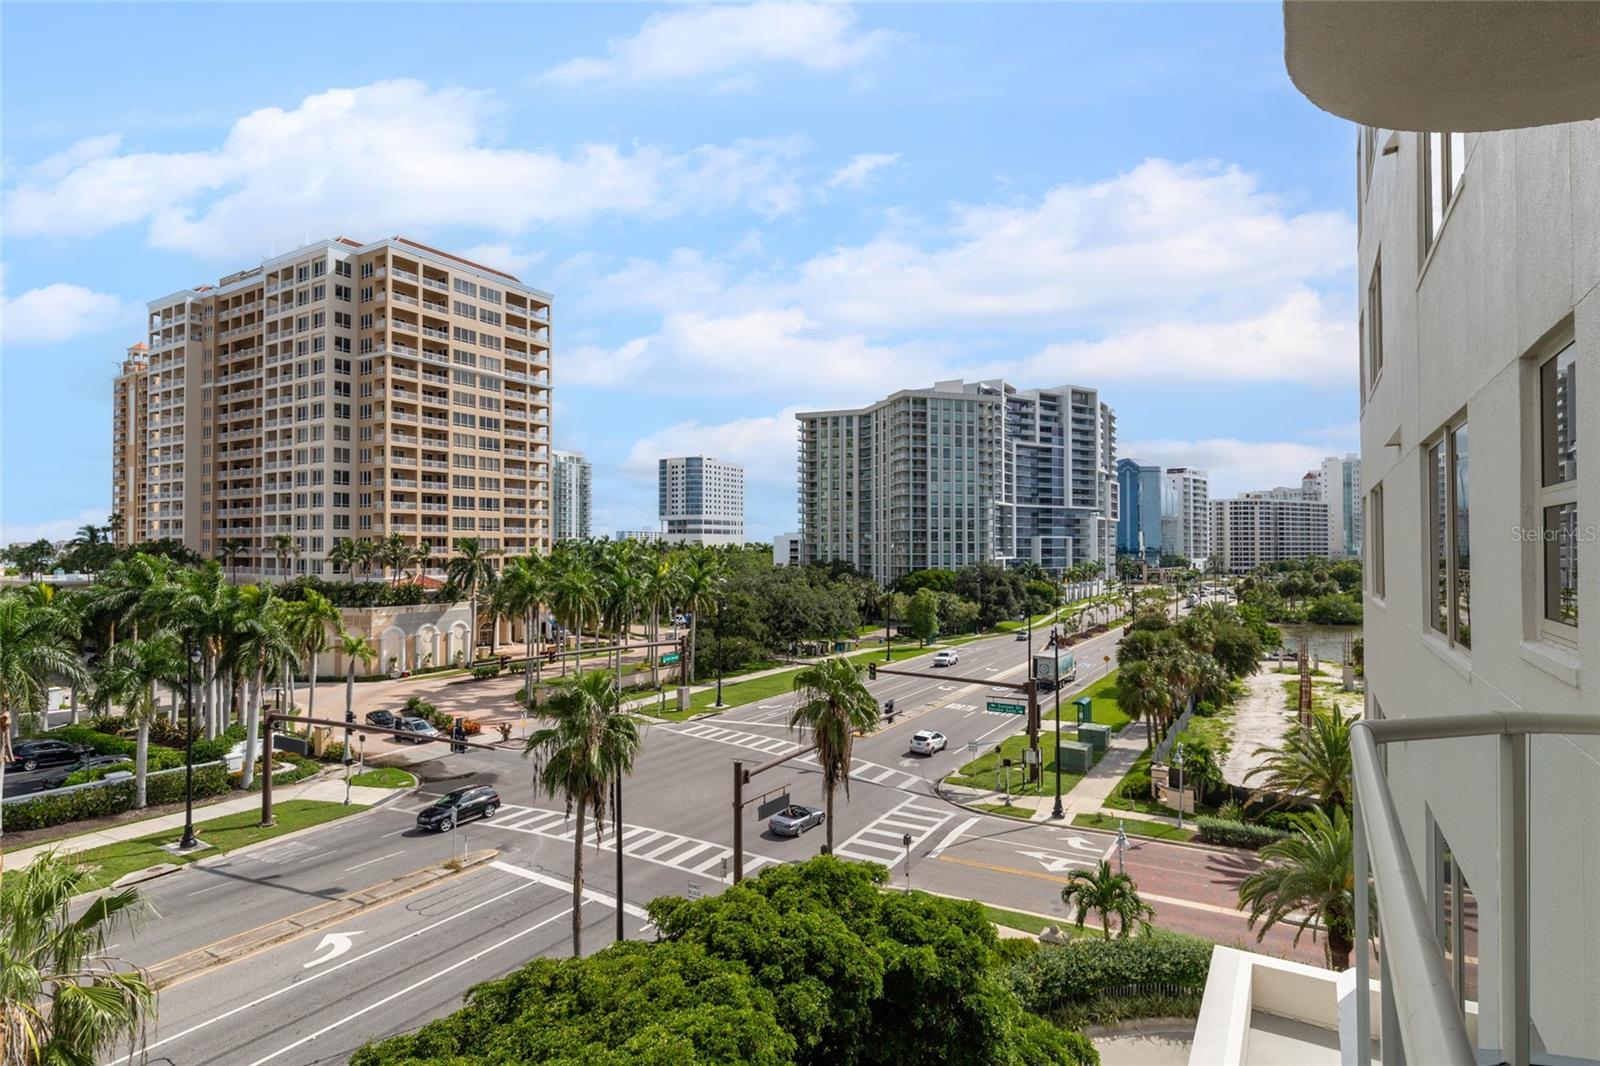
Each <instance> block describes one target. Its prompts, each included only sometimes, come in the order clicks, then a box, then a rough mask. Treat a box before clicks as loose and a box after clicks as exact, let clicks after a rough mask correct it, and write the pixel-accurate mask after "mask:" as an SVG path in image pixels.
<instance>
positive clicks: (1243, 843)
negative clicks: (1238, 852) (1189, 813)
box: [1195, 815, 1290, 851]
mask: <svg viewBox="0 0 1600 1066" xmlns="http://www.w3.org/2000/svg"><path fill="white" fill-rule="evenodd" d="M1195 825H1196V827H1197V828H1198V829H1199V831H1200V841H1201V842H1202V843H1205V844H1220V845H1222V846H1223V847H1228V848H1249V849H1250V850H1251V851H1259V850H1260V849H1261V848H1264V847H1266V846H1267V845H1268V844H1274V843H1276V842H1278V841H1280V840H1282V839H1283V838H1284V837H1287V836H1289V835H1290V834H1288V833H1286V832H1284V831H1283V830H1281V829H1273V828H1270V827H1269V826H1264V825H1251V824H1250V823H1249V822H1233V821H1229V820H1228V819H1226V818H1209V817H1207V816H1205V815H1201V816H1200V817H1199V818H1196V819H1195Z"/></svg>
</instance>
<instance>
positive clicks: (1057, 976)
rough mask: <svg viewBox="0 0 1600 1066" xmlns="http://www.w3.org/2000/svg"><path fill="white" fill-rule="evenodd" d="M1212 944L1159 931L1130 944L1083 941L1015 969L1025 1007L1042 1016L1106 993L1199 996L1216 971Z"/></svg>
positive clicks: (1035, 957)
mask: <svg viewBox="0 0 1600 1066" xmlns="http://www.w3.org/2000/svg"><path fill="white" fill-rule="evenodd" d="M1213 946H1214V945H1213V944H1212V943H1211V941H1209V940H1202V939H1200V938H1199V937H1192V936H1184V935H1183V934H1181V933H1169V932H1156V933H1151V934H1149V935H1146V936H1134V937H1129V938H1128V939H1126V940H1102V939H1099V938H1097V937H1083V938H1080V939H1077V940H1071V941H1068V942H1067V943H1066V944H1062V945H1060V946H1056V947H1048V948H1042V949H1041V950H1040V951H1039V952H1038V954H1036V955H1033V956H1030V957H1029V958H1027V959H1024V960H1022V961H1021V962H1017V963H1015V964H1013V965H1012V967H1011V969H1010V971H1009V976H1010V978H1011V985H1012V987H1013V988H1014V989H1015V990H1016V993H1017V995H1018V997H1020V998H1021V1000H1022V1004H1023V1006H1025V1007H1027V1008H1028V1009H1029V1010H1030V1011H1033V1012H1034V1013H1036V1014H1042V1013H1044V1012H1046V1011H1050V1010H1053V1009H1055V1008H1057V1007H1061V1006H1063V1005H1066V1004H1072V1003H1078V1004H1082V1003H1088V1002H1091V1001H1093V1000H1095V999H1098V998H1100V997H1102V996H1107V995H1138V994H1150V993H1154V992H1158V991H1159V992H1161V993H1162V994H1165V995H1176V994H1179V993H1180V992H1182V993H1185V994H1189V993H1192V994H1199V992H1200V991H1201V990H1203V989H1204V988H1205V983H1206V976H1207V974H1208V973H1209V972H1210V969H1211V949H1212V947H1213Z"/></svg>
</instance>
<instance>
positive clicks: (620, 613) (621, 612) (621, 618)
mask: <svg viewBox="0 0 1600 1066" xmlns="http://www.w3.org/2000/svg"><path fill="white" fill-rule="evenodd" d="M637 543H638V542H637V541H620V542H617V543H614V544H608V545H607V546H606V548H605V549H604V553H603V554H602V556H601V570H600V589H599V592H600V607H601V615H602V618H603V624H604V626H605V627H606V628H607V629H609V630H610V631H611V632H613V633H614V634H616V642H617V652H616V664H617V687H619V688H620V687H621V686H622V645H623V644H625V643H627V638H628V632H629V630H630V629H632V627H633V619H634V617H635V616H636V615H637V614H638V613H639V605H640V602H641V601H642V599H643V598H644V579H643V578H642V577H641V576H640V574H639V569H640V567H639V559H638V550H637V547H636V545H637Z"/></svg>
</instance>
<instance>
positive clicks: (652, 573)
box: [639, 551, 679, 687]
mask: <svg viewBox="0 0 1600 1066" xmlns="http://www.w3.org/2000/svg"><path fill="white" fill-rule="evenodd" d="M678 576H679V575H678V569H677V565H676V562H675V560H674V558H673V556H672V555H671V554H669V553H667V552H664V551H663V552H656V553H655V557H654V558H651V559H648V560H646V563H645V568H644V575H643V579H642V586H641V587H640V589H639V596H640V599H641V601H642V604H643V606H644V607H645V608H647V609H648V610H649V611H650V640H651V642H652V644H653V643H654V642H656V641H659V640H660V639H661V615H662V614H663V613H664V612H670V611H671V610H672V608H673V606H674V605H675V604H676V602H677V597H678ZM650 683H651V684H652V685H655V686H658V687H659V686H660V684H661V655H660V649H659V648H656V647H652V648H651V649H650Z"/></svg>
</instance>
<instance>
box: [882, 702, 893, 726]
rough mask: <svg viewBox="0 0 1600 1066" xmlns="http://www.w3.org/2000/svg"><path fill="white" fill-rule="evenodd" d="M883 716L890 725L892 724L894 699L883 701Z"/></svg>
mask: <svg viewBox="0 0 1600 1066" xmlns="http://www.w3.org/2000/svg"><path fill="white" fill-rule="evenodd" d="M883 716H884V717H885V718H887V719H888V720H889V724H890V725H893V724H894V700H884V701H883Z"/></svg>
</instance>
